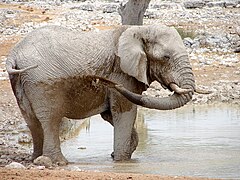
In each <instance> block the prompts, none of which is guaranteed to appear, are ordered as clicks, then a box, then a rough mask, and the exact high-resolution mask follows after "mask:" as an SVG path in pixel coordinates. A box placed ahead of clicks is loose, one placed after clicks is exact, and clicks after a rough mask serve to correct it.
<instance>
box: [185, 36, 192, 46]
mask: <svg viewBox="0 0 240 180" xmlns="http://www.w3.org/2000/svg"><path fill="white" fill-rule="evenodd" d="M183 43H184V45H185V46H186V47H191V46H192V45H193V43H194V41H193V40H192V39H191V38H190V37H186V38H184V39H183Z"/></svg>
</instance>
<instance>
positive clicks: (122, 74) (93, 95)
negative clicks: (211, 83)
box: [6, 25, 195, 165]
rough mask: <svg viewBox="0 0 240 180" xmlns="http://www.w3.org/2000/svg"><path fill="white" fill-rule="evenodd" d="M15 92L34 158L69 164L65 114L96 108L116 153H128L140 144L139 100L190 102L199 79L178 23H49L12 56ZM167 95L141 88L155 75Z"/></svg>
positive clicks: (79, 115)
mask: <svg viewBox="0 0 240 180" xmlns="http://www.w3.org/2000/svg"><path fill="white" fill-rule="evenodd" d="M6 69H7V72H8V74H9V79H10V82H11V86H12V90H13V93H14V95H15V97H16V100H17V103H18V106H19V108H20V110H21V113H22V115H23V117H24V119H25V121H26V123H27V125H28V127H29V129H30V131H31V135H32V138H33V154H32V159H33V160H34V159H36V158H37V157H39V156H47V157H49V158H50V159H51V160H52V162H53V163H56V164H58V165H66V164H67V163H68V161H67V159H66V158H65V157H64V155H63V154H62V152H61V148H60V140H59V124H60V123H61V120H62V118H63V117H67V118H71V119H83V118H86V117H90V116H93V115H96V114H100V115H101V117H102V118H103V119H104V120H106V121H107V122H109V123H110V124H111V125H112V126H113V127H114V135H113V136H114V137H113V138H114V142H113V153H112V156H113V159H114V161H124V160H129V159H131V156H132V153H133V152H134V151H135V150H136V147H137V145H138V135H137V132H136V130H135V128H134V123H135V119H136V115H137V106H138V105H140V106H143V107H146V108H151V109H158V110H170V109H174V108H179V107H181V106H183V105H185V104H186V103H188V102H189V101H190V100H191V99H192V96H193V93H194V90H195V79H194V75H193V71H192V67H191V64H190V61H189V58H188V53H187V51H186V48H185V47H184V44H183V42H182V39H181V37H180V35H179V34H178V32H177V31H176V29H175V28H173V27H168V26H165V25H146V26H118V27H115V28H113V29H109V30H101V31H91V32H77V31H73V30H69V29H67V28H64V27H61V26H53V25H51V26H45V27H41V28H39V29H36V30H34V31H32V32H31V33H29V34H28V35H27V36H26V37H24V38H23V39H22V40H21V41H20V42H19V43H17V44H16V45H15V47H14V48H13V49H12V50H11V52H10V53H9V55H8V57H7V61H6ZM153 81H157V82H159V83H160V84H161V85H162V87H163V88H165V89H169V90H170V91H172V92H173V93H172V95H171V96H169V97H162V98H157V97H150V96H147V95H142V92H143V91H145V90H146V89H147V88H148V87H149V85H150V83H151V82H153Z"/></svg>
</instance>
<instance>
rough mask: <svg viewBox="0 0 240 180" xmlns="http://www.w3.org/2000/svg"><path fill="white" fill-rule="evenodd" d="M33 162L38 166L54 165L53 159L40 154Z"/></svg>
mask: <svg viewBox="0 0 240 180" xmlns="http://www.w3.org/2000/svg"><path fill="white" fill-rule="evenodd" d="M33 164H35V165H37V166H45V167H46V168H49V167H51V166H52V165H53V163H52V160H51V159H50V158H49V157H46V156H39V157H38V158H37V159H34V161H33Z"/></svg>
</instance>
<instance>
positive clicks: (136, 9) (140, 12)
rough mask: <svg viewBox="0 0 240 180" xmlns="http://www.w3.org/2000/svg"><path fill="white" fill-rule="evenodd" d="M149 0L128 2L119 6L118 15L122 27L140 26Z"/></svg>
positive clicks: (131, 0) (130, 0)
mask: <svg viewBox="0 0 240 180" xmlns="http://www.w3.org/2000/svg"><path fill="white" fill-rule="evenodd" d="M150 1H151V0H129V1H128V2H127V3H126V4H124V5H122V4H121V6H120V8H119V14H120V16H121V18H122V24H123V25H142V24H143V17H144V13H145V11H146V9H147V8H148V5H149V3H150Z"/></svg>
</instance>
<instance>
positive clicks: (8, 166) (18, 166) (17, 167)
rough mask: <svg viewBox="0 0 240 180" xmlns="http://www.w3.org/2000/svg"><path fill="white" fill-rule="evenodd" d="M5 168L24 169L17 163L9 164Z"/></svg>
mask: <svg viewBox="0 0 240 180" xmlns="http://www.w3.org/2000/svg"><path fill="white" fill-rule="evenodd" d="M5 167H6V168H14V169H26V167H25V166H24V165H22V164H21V163H18V162H11V163H10V164H8V165H6V166H5Z"/></svg>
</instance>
